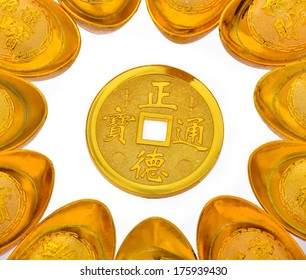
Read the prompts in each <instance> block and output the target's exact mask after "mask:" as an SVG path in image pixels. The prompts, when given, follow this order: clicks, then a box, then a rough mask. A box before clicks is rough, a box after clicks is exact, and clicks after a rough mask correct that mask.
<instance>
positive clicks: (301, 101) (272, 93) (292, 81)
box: [254, 62, 306, 141]
mask: <svg viewBox="0 0 306 280" xmlns="http://www.w3.org/2000/svg"><path fill="white" fill-rule="evenodd" d="M305 91H306V62H299V63H292V64H290V65H288V66H286V67H279V68H276V69H274V70H272V71H270V72H268V73H267V74H266V75H264V76H263V77H262V78H261V79H260V81H259V82H258V83H257V86H256V89H255V92H254V103H255V106H256V109H257V111H258V113H259V115H260V116H261V118H262V119H263V121H264V122H265V123H266V124H267V125H268V126H269V127H270V128H271V130H272V131H274V132H275V133H276V134H277V135H278V136H280V137H282V138H285V139H292V140H302V141H306V114H305V111H306V99H305Z"/></svg>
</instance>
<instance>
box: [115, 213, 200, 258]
mask: <svg viewBox="0 0 306 280" xmlns="http://www.w3.org/2000/svg"><path fill="white" fill-rule="evenodd" d="M116 259H117V260H195V259H196V255H195V253H194V251H193V248H192V246H191V245H190V243H189V241H188V240H187V238H186V237H185V235H184V234H183V233H182V232H181V231H180V230H179V229H178V228H177V227H176V226H175V225H174V224H172V223H171V222H169V221H168V220H166V219H163V218H160V217H151V218H148V219H146V220H144V221H142V222H141V223H139V224H138V225H136V226H135V227H134V228H133V229H132V230H131V231H130V233H129V234H128V235H127V236H126V238H125V239H124V241H123V242H122V244H121V245H120V248H119V250H118V252H117V256H116Z"/></svg>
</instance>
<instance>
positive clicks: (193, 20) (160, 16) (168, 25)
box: [146, 0, 230, 43]
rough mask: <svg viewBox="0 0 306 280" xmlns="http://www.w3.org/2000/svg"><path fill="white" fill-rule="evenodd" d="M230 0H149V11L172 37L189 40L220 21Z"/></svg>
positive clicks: (174, 39)
mask: <svg viewBox="0 0 306 280" xmlns="http://www.w3.org/2000/svg"><path fill="white" fill-rule="evenodd" d="M229 2H230V1H229V0H191V1H182V0H177V1H167V0H146V3H147V8H148V11H149V14H150V16H151V18H152V20H153V22H154V23H155V25H156V26H157V27H158V29H159V30H160V31H161V33H162V34H163V35H164V36H165V37H166V38H168V39H169V40H171V41H174V42H176V43H190V42H193V41H196V40H199V39H200V38H202V37H204V36H205V35H206V34H207V33H209V32H210V31H211V30H213V29H214V28H215V27H216V26H217V25H218V22H219V18H220V16H221V13H222V11H223V10H224V9H225V7H226V5H227V4H228V3H229Z"/></svg>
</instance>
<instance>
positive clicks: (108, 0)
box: [81, 0, 115, 4]
mask: <svg viewBox="0 0 306 280" xmlns="http://www.w3.org/2000/svg"><path fill="white" fill-rule="evenodd" d="M114 1H115V0H81V2H85V3H88V4H106V3H111V2H114Z"/></svg>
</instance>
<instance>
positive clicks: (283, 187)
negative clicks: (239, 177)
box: [248, 140, 306, 239]
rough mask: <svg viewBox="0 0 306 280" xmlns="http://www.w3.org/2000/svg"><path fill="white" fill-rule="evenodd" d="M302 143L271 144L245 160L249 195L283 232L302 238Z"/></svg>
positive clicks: (305, 150) (305, 232) (305, 164)
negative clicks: (249, 189)
mask: <svg viewBox="0 0 306 280" xmlns="http://www.w3.org/2000/svg"><path fill="white" fill-rule="evenodd" d="M305 170H306V144H305V143H303V142H297V141H286V140H280V141H273V142H269V143H266V144H264V145H262V146H260V147H258V148H257V149H256V150H255V151H254V152H253V153H252V154H251V156H250V158H249V165H248V172H249V178H250V184H251V186H252V189H253V192H254V194H255V195H256V197H257V199H258V201H259V202H260V204H261V205H262V206H263V208H264V209H265V210H266V211H267V212H269V213H270V214H271V215H272V216H274V217H275V219H277V221H278V222H279V223H280V224H282V225H283V226H284V227H285V228H286V229H287V230H289V231H290V232H292V233H293V234H295V235H296V236H298V237H300V238H302V239H306V177H305Z"/></svg>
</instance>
